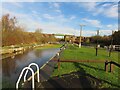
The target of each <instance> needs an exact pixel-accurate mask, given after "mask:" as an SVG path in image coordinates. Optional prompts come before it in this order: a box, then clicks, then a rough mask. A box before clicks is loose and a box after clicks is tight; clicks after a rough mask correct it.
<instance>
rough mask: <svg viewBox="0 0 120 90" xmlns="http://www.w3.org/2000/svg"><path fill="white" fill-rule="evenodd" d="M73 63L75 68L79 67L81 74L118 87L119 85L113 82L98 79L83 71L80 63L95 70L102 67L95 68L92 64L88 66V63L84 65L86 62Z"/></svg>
mask: <svg viewBox="0 0 120 90" xmlns="http://www.w3.org/2000/svg"><path fill="white" fill-rule="evenodd" d="M74 64H75V66H76V67H77V68H80V70H79V72H81V74H82V75H85V76H88V77H90V78H93V79H96V80H98V81H100V82H104V83H108V84H110V85H112V86H116V87H118V88H120V85H116V84H113V83H111V82H109V81H106V80H103V79H98V78H96V77H94V76H92V75H90V74H87V73H85V71H83V70H82V69H81V67H80V65H82V66H86V67H89V68H92V69H97V70H100V71H104V69H99V68H96V67H93V66H89V65H86V64H83V63H74Z"/></svg>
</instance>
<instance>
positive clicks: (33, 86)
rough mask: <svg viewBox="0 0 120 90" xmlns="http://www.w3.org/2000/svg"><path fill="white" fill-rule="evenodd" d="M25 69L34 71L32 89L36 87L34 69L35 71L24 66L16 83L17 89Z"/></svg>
mask: <svg viewBox="0 0 120 90" xmlns="http://www.w3.org/2000/svg"><path fill="white" fill-rule="evenodd" d="M25 70H30V71H31V72H32V89H34V88H35V85H34V71H33V70H32V69H31V68H30V67H25V68H23V70H22V71H21V73H20V76H19V78H18V80H17V83H16V89H18V85H19V82H20V80H21V77H22V75H23V72H24V71H25Z"/></svg>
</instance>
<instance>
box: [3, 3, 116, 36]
mask: <svg viewBox="0 0 120 90" xmlns="http://www.w3.org/2000/svg"><path fill="white" fill-rule="evenodd" d="M7 13H9V14H10V16H11V17H13V16H16V17H17V19H18V24H19V25H21V26H22V27H24V28H25V29H26V30H27V31H35V29H37V28H41V29H42V32H43V33H59V34H74V35H79V31H80V26H79V25H80V24H85V25H86V26H85V27H83V32H82V33H83V35H84V36H91V35H95V34H96V30H97V29H98V28H100V34H101V35H109V34H111V30H117V28H118V3H117V2H9V3H7V2H3V3H2V14H7Z"/></svg>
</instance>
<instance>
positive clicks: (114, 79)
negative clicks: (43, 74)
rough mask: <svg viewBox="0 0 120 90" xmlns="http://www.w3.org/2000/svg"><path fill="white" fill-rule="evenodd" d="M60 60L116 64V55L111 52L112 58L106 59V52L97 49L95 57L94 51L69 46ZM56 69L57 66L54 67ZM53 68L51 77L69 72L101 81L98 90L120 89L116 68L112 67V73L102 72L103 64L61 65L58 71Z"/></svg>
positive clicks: (92, 49)
mask: <svg viewBox="0 0 120 90" xmlns="http://www.w3.org/2000/svg"><path fill="white" fill-rule="evenodd" d="M60 59H62V60H113V61H115V62H118V53H117V52H112V56H111V57H108V52H107V50H104V49H99V51H98V56H95V49H94V48H88V47H82V48H78V47H76V46H72V45H69V46H68V48H67V49H66V50H64V52H63V53H62V54H61V57H60ZM56 67H57V65H56ZM56 67H55V69H54V72H53V75H52V77H53V76H61V75H63V74H69V73H71V72H77V71H79V72H81V73H84V74H85V75H88V74H89V75H92V76H93V77H95V78H98V79H100V80H101V81H102V84H101V86H100V88H114V87H117V88H120V84H119V81H118V80H119V78H118V77H119V73H118V70H119V69H118V68H117V67H114V71H113V73H110V72H105V71H104V63H61V64H60V70H59V71H58V69H57V68H56Z"/></svg>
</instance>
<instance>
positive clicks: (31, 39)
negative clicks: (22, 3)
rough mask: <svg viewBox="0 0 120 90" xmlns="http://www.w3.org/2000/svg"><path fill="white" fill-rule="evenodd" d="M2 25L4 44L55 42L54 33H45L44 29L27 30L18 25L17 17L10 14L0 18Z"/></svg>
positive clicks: (0, 24)
mask: <svg viewBox="0 0 120 90" xmlns="http://www.w3.org/2000/svg"><path fill="white" fill-rule="evenodd" d="M0 26H2V28H1V30H0V31H2V46H8V45H16V44H41V43H47V42H55V41H56V38H55V37H54V35H53V34H43V33H42V29H39V28H38V29H36V30H35V32H27V31H25V29H24V28H23V27H21V26H20V25H18V21H17V18H16V17H10V15H9V14H6V15H3V16H2V18H1V20H0Z"/></svg>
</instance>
